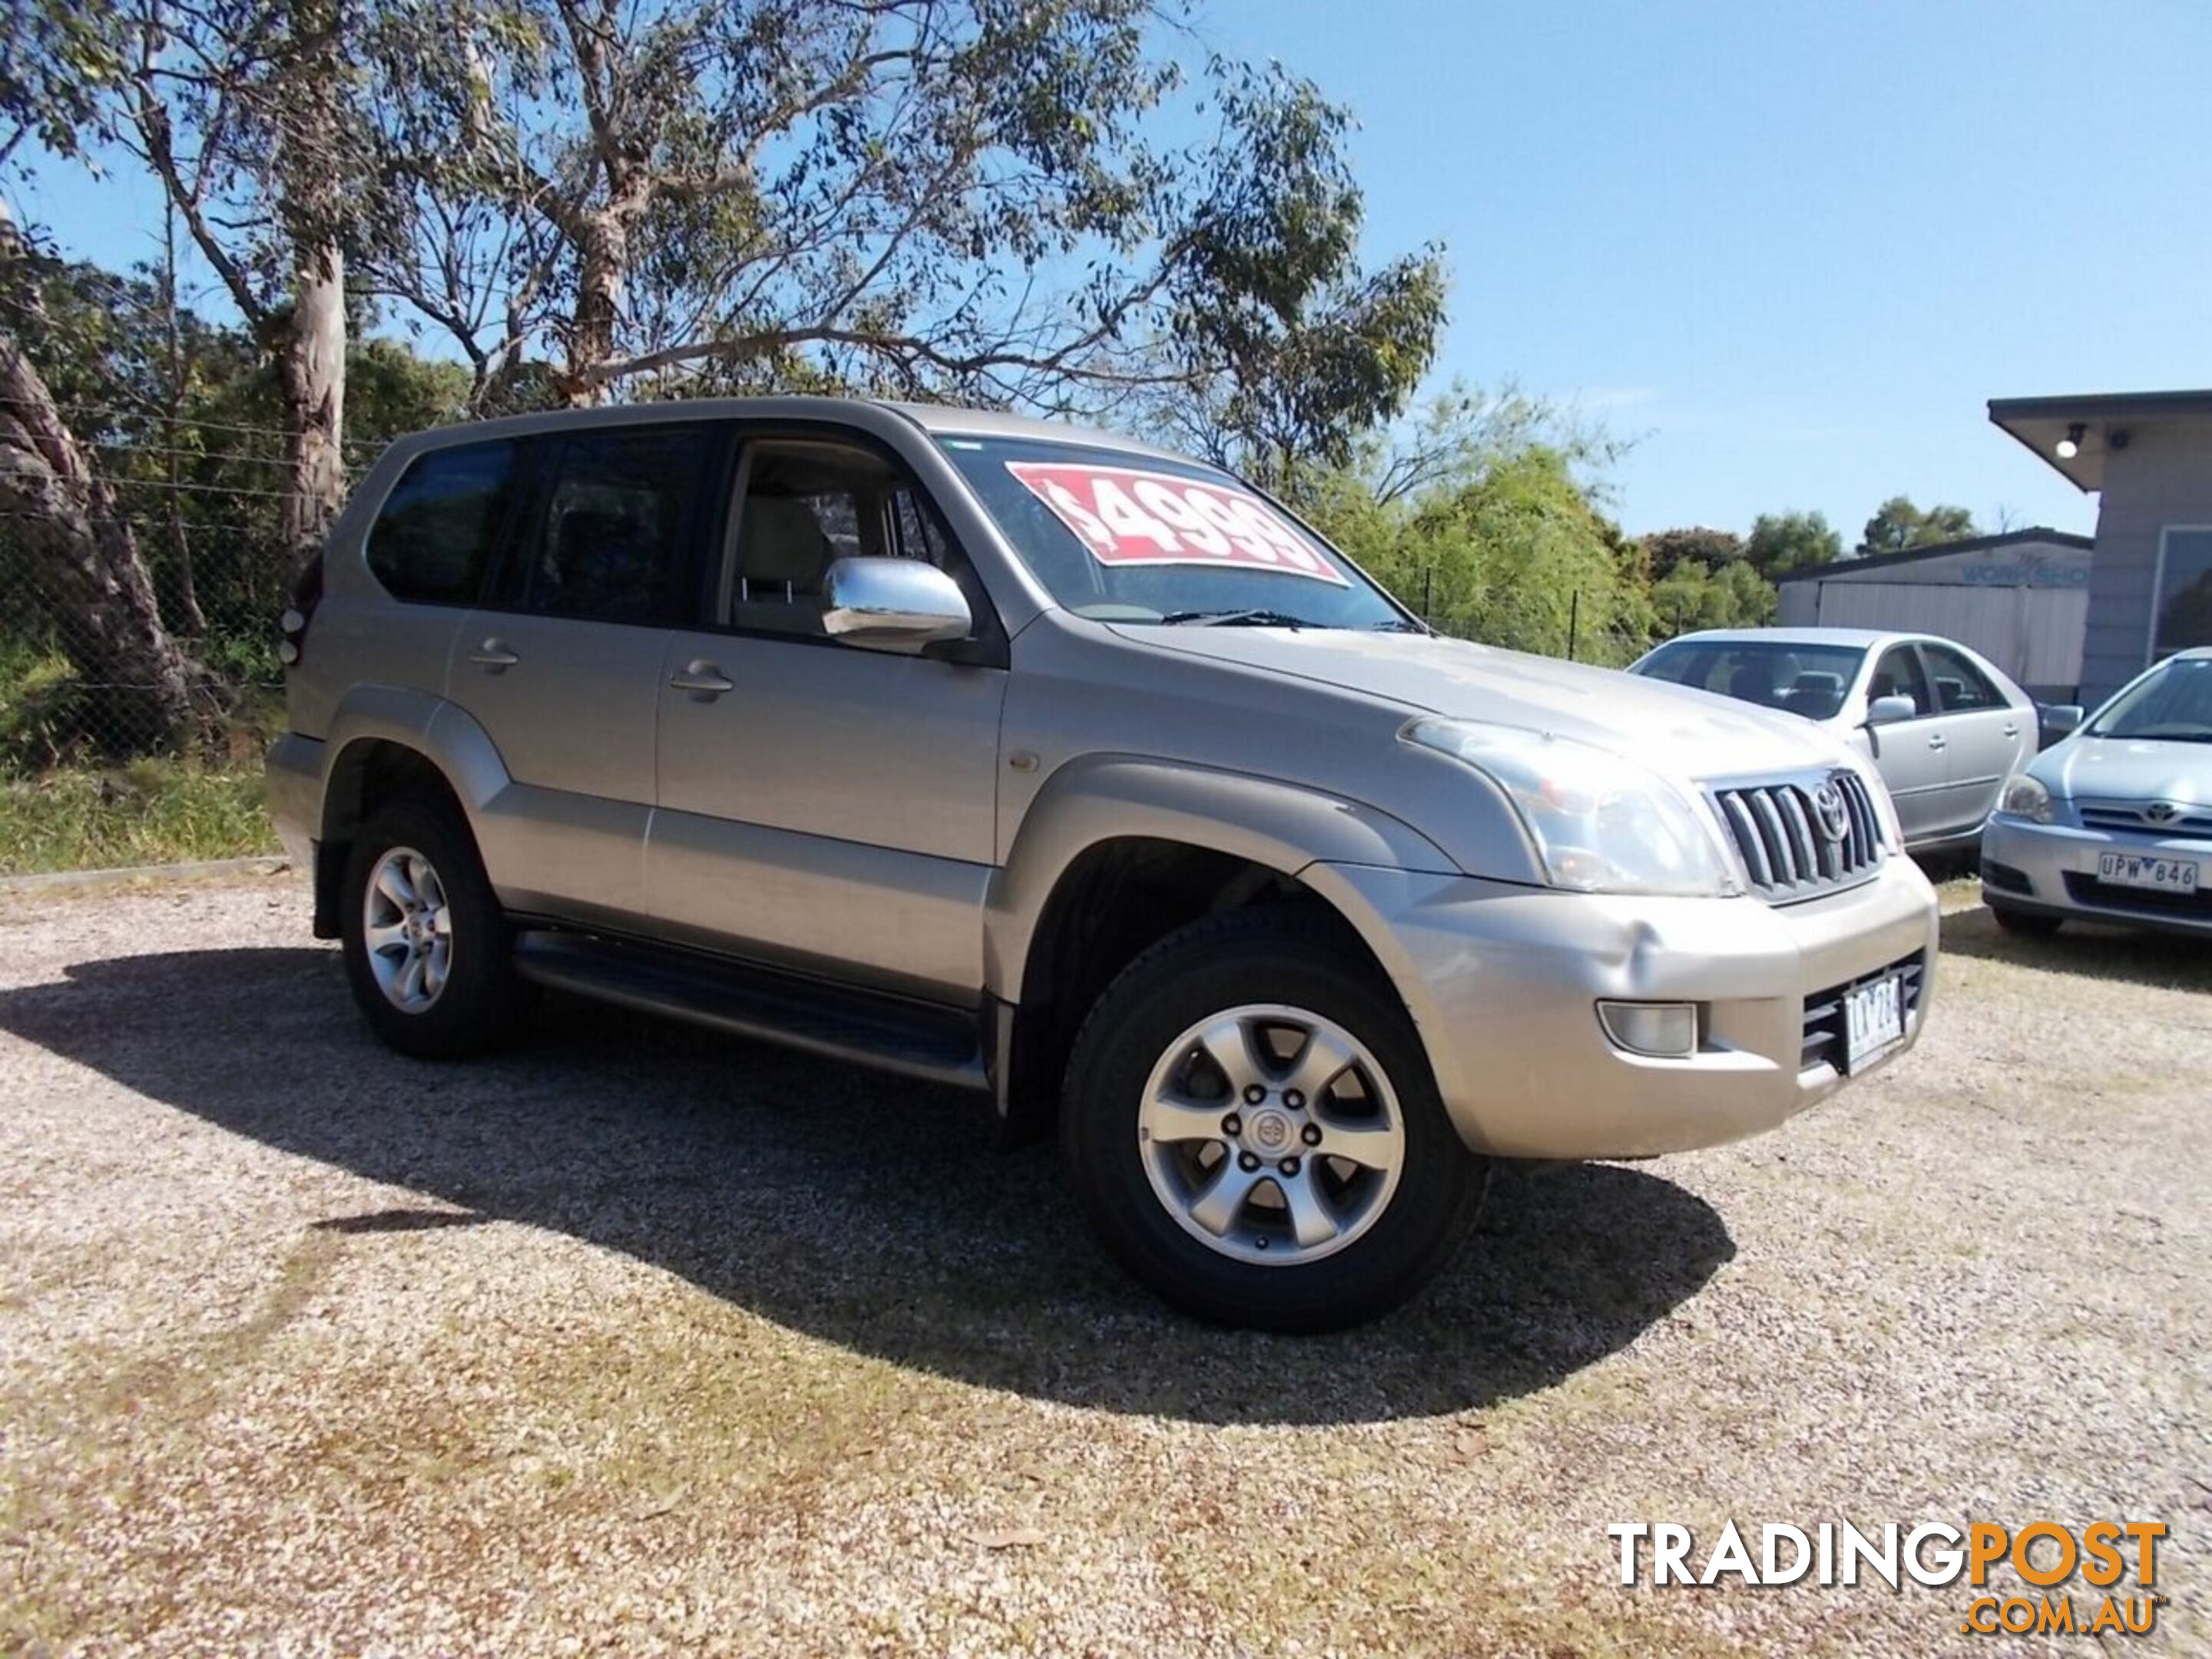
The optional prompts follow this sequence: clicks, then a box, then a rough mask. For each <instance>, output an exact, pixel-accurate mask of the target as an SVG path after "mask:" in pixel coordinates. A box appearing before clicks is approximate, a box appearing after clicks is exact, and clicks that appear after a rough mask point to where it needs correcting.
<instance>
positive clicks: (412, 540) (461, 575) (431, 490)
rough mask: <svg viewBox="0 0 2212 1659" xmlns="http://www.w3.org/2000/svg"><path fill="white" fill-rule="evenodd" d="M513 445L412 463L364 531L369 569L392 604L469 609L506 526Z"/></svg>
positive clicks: (471, 447) (462, 449)
mask: <svg viewBox="0 0 2212 1659" xmlns="http://www.w3.org/2000/svg"><path fill="white" fill-rule="evenodd" d="M514 458H515V446H514V445H513V444H512V443H507V442H501V443H489V444H462V445H459V446H456V447H453V448H450V449H434V450H432V451H430V452H429V453H428V454H425V455H421V456H418V457H416V459H415V461H414V463H413V464H412V465H410V466H409V467H408V469H407V471H406V472H405V473H404V474H403V475H402V476H401V477H400V480H399V482H398V483H397V484H395V485H394V486H392V493H391V494H390V495H387V496H386V497H385V500H384V507H383V508H382V510H381V511H380V512H379V513H377V515H376V523H375V525H374V527H372V528H371V529H370V531H369V532H368V568H369V570H370V571H371V573H372V574H374V576H375V577H376V580H378V581H380V582H381V583H382V584H383V585H384V586H385V589H386V592H390V593H391V594H392V597H393V598H395V599H410V600H413V601H415V602H416V604H420V605H473V604H475V603H476V600H477V593H478V592H479V591H480V590H481V588H482V587H483V578H484V572H485V571H486V570H487V569H488V568H489V567H490V564H491V561H492V555H493V551H494V548H495V544H496V543H497V541H498V538H499V534H500V531H501V526H503V525H504V524H505V522H506V520H507V500H508V496H509V495H510V493H511V491H512V489H513V479H514V471H515V466H514Z"/></svg>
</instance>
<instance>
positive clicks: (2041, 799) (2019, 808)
mask: <svg viewBox="0 0 2212 1659" xmlns="http://www.w3.org/2000/svg"><path fill="white" fill-rule="evenodd" d="M1997 811H2000V812H2008V813H2010V814H2011V815H2012V816H2013V817H2016V818H2026V819H2027V820H2029V822H2031V823H2050V822H2051V791H2050V790H2048V789H2046V788H2045V787H2043V785H2042V784H2041V783H2040V782H2039V781H2037V780H2036V779H2034V778H2032V777H2030V776H2028V775H2027V773H2025V772H2023V773H2021V775H2019V776H2018V777H2016V778H2015V779H2014V780H2013V781H2011V782H2010V783H2008V784H2007V785H2005V790H2004V796H2003V798H2002V799H2001V800H1999V801H1998V802H1997Z"/></svg>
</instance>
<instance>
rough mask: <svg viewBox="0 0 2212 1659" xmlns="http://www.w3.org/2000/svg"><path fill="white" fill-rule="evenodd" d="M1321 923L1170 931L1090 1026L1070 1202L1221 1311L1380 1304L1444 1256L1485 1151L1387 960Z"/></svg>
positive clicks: (1118, 984)
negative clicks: (1439, 1084)
mask: <svg viewBox="0 0 2212 1659" xmlns="http://www.w3.org/2000/svg"><path fill="white" fill-rule="evenodd" d="M1348 957H1349V953H1348V952H1347V951H1346V949H1345V947H1344V945H1343V942H1342V940H1341V939H1340V936H1339V935H1338V934H1337V933H1335V932H1334V930H1332V929H1329V928H1328V927H1327V925H1326V923H1316V921H1311V920H1310V919H1308V918H1306V917H1304V916H1301V915H1296V914H1294V913H1284V912H1269V911H1244V912H1237V913H1235V914H1232V915H1223V916H1217V917H1211V918H1208V919H1206V920H1205V921H1199V922H1195V923H1194V924H1192V925H1191V926H1189V927H1185V928H1182V930H1180V931H1178V932H1177V933H1173V934H1170V936H1169V937H1168V938H1167V939H1164V940H1162V941H1161V942H1160V943H1159V944H1158V945H1154V946H1153V947H1152V949H1151V950H1150V951H1146V953H1145V954H1144V955H1143V956H1141V957H1139V958H1138V959H1137V960H1136V961H1135V962H1133V963H1131V964H1130V965H1129V966H1128V967H1127V969H1124V970H1123V971H1122V973H1121V975H1120V976H1119V977H1118V978H1116V979H1115V981H1114V982H1113V983H1112V984H1111V985H1110V986H1109V987H1107V990H1106V993H1105V994H1104V995H1103V996H1102V997H1101V998H1100V999H1099V1000H1098V1003H1097V1006H1096V1007H1095V1008H1094V1009H1093V1010H1092V1011H1091V1015H1090V1017H1089V1018H1088V1019H1087V1020H1086V1021H1085V1024H1084V1027H1083V1030H1082V1032H1081V1034H1080V1035H1079V1036H1078V1037H1077V1039H1076V1042H1075V1048H1074V1053H1073V1056H1072V1057H1071V1059H1070V1061H1069V1065H1068V1073H1067V1084H1066V1099H1065V1103H1064V1107H1063V1109H1062V1112H1061V1117H1060V1145H1061V1152H1062V1156H1063V1158H1064V1160H1065V1163H1066V1173H1067V1179H1068V1182H1069V1184H1070V1185H1071V1187H1072V1188H1073V1191H1074V1194H1075V1197H1076V1200H1077V1202H1078V1203H1079V1206H1081V1208H1082V1209H1083V1211H1084V1212H1085V1216H1086V1217H1087V1218H1089V1220H1090V1221H1091V1225H1092V1226H1093V1227H1095V1228H1096V1229H1097V1231H1098V1233H1099V1236H1100V1237H1102V1238H1103V1240H1104V1242H1105V1243H1106V1245H1107V1247H1108V1248H1109V1249H1110V1250H1111V1251H1112V1252H1113V1253H1114V1255H1115V1256H1116V1257H1117V1258H1118V1259H1119V1260H1120V1261H1121V1263H1122V1265H1123V1266H1124V1267H1127V1269H1128V1270H1129V1272H1130V1273H1133V1275H1134V1276H1135V1277H1136V1278H1138V1279H1140V1280H1141V1281H1143V1282H1144V1283H1145V1284H1146V1285H1148V1286H1150V1287H1151V1288H1152V1290H1153V1291H1156V1292H1158V1294H1159V1295H1160V1296H1161V1297H1163V1298H1164V1299H1165V1300H1166V1301H1168V1302H1170V1303H1172V1304H1175V1305H1176V1307H1178V1308H1181V1309H1182V1310H1185V1311H1186V1312H1189V1313H1192V1314H1195V1315H1197V1316H1199V1317H1200V1318H1203V1319H1209V1320H1212V1321H1215V1322H1219V1323H1222V1324H1228V1325H1245V1326H1252V1327H1255V1328H1261V1329H1266V1330H1278V1331H1321V1330H1330V1329H1335V1328H1340V1327H1343V1326H1346V1325H1352V1324H1357V1323H1358V1322H1361V1321H1364V1320H1367V1319H1371V1318H1374V1317H1375V1316H1377V1315H1379V1314H1381V1313H1383V1312H1384V1311H1386V1310H1389V1308H1391V1307H1393V1306H1395V1305H1396V1304H1398V1303H1400V1302H1401V1301H1403V1300H1404V1299H1405V1298H1406V1297H1408V1296H1410V1295H1412V1294H1413V1292H1414V1291H1416V1290H1418V1289H1419V1287H1420V1286H1421V1285H1423V1284H1424V1283H1425V1282H1426V1281H1427V1280H1428V1279H1430V1278H1431V1277H1432V1276H1433V1275H1434V1274H1435V1273H1437V1271H1438V1270H1439V1269H1440V1268H1441V1267H1443V1265H1444V1264H1445V1262H1446V1261H1449V1259H1450V1257H1451V1255H1453V1253H1454V1252H1455V1250H1456V1249H1457V1248H1458V1246H1459V1245H1460V1243H1461V1242H1462V1240H1463V1239H1464V1238H1465V1237H1466V1236H1467V1233H1468V1230H1469V1228H1470V1227H1471V1226H1472V1225H1473V1224H1474V1218H1475V1213H1476V1211H1477V1210H1478V1208H1479V1207H1480V1202H1481V1198H1482V1192H1483V1188H1484V1185H1485V1177H1486V1173H1487V1170H1486V1164H1485V1163H1484V1161H1483V1160H1481V1159H1479V1158H1475V1157H1474V1156H1473V1155H1472V1154H1470V1153H1469V1152H1468V1151H1467V1149H1466V1147H1465V1146H1464V1145H1462V1142H1461V1140H1460V1139H1459V1135H1458V1133H1457V1132H1456V1131H1455V1129H1454V1128H1453V1127H1452V1125H1451V1121H1450V1119H1449V1116H1448V1115H1446V1113H1445V1111H1444V1108H1443V1101H1442V1100H1441V1098H1440V1097H1438V1096H1437V1089H1436V1084H1435V1082H1434V1080H1433V1079H1432V1078H1431V1075H1430V1073H1429V1066H1428V1060H1427V1056H1426V1055H1425V1053H1424V1052H1423V1050H1422V1048H1421V1044H1420V1042H1419V1038H1418V1037H1417V1036H1415V1034H1414V1031H1413V1024H1412V1022H1411V1021H1410V1020H1409V1019H1408V1018H1407V1015H1406V1012H1405V1010H1404V1008H1403V1006H1401V1004H1400V1002H1399V1001H1398V999H1397V998H1396V996H1395V994H1393V993H1392V992H1391V990H1390V989H1389V986H1388V983H1387V981H1383V980H1382V979H1381V976H1380V975H1376V974H1375V973H1374V972H1373V971H1372V970H1371V969H1367V968H1365V967H1364V964H1358V963H1354V962H1352V961H1351V960H1348Z"/></svg>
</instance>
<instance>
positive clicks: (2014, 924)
mask: <svg viewBox="0 0 2212 1659" xmlns="http://www.w3.org/2000/svg"><path fill="white" fill-rule="evenodd" d="M1990 915H1993V916H1995V917H1996V922H1997V926H1998V927H2002V928H2003V929H2004V931H2005V932H2006V933H2012V934H2015V935H2016V936H2018V937H2019V938H2021V939H2049V938H2050V937H2051V935H2052V934H2053V933H2057V931H2058V930H2059V928H2061V927H2063V926H2064V925H2065V923H2064V921H2063V920H2062V919H2061V918H2059V917H2057V916H2046V915H2042V914H2040V913H2039V912H2037V911H2034V910H2016V909H2015V908H2013V907H2012V906H2011V905H2009V904H1997V903H1994V902H1992V903H1990Z"/></svg>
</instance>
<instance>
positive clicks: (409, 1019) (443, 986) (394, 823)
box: [339, 797, 524, 1060]
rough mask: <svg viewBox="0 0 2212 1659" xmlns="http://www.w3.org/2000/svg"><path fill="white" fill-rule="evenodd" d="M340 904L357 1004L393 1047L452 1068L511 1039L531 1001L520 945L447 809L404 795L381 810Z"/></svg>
mask: <svg viewBox="0 0 2212 1659" xmlns="http://www.w3.org/2000/svg"><path fill="white" fill-rule="evenodd" d="M340 906H341V908H340V912H339V923H340V928H341V933H340V938H341V939H342V941H343V945H342V952H343V956H344V957H345V966H346V977H347V979H348V981H349V982H350V983H351V985H352V987H353V995H354V1001H355V1003H356V1005H357V1006H359V1007H360V1009H361V1013H362V1018H363V1019H364V1020H366V1021H367V1022H368V1027H369V1029H370V1030H373V1031H374V1032H375V1033H376V1035H377V1036H379V1037H380V1038H382V1039H383V1040H384V1041H385V1042H386V1043H388V1044H389V1045H390V1046H391V1047H392V1048H397V1049H398V1050H399V1052H400V1053H402V1054H414V1055H416V1056H417V1057H418V1058H421V1059H425V1060H453V1059H458V1058H459V1057H461V1056H463V1055H465V1054H481V1053H483V1052H484V1051H486V1050H488V1049H490V1048H497V1047H498V1046H499V1045H500V1044H501V1043H502V1042H506V1041H507V1039H508V1038H509V1037H510V1036H512V1035H513V1030H514V1027H515V1024H516V1020H517V1018H518V1016H519V1015H520V1012H521V1009H522V1006H523V1000H524V999H523V993H522V985H521V981H520V980H519V979H518V978H517V977H516V975H515V972H514V967H513V937H512V934H511V933H510V930H509V928H508V927H507V917H506V915H504V914H503V913H502V912H501V908H500V905H499V900H498V898H497V896H495V894H494V893H493V891H492V888H491V883H490V881H489V878H486V876H485V875H484V872H483V860H480V859H479V858H478V857H477V849H476V842H474V840H473V839H472V838H471V836H470V835H469V831H468V827H467V826H466V825H465V823H462V822H461V820H460V817H459V814H458V813H456V812H455V811H453V808H452V807H451V806H449V805H447V804H445V803H444V802H442V801H439V800H436V799H428V798H423V797H408V798H405V799H399V800H395V801H392V803H390V804H389V805H386V806H384V807H383V808H381V809H380V811H378V812H377V813H376V814H375V816H374V817H372V818H371V819H370V820H369V821H368V823H367V824H366V825H364V826H363V827H362V830H361V833H360V834H359V835H358V836H356V837H355V838H354V843H353V850H352V852H351V854H349V857H348V858H347V860H346V871H345V880H344V884H343V889H342V892H341V896H340Z"/></svg>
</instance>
